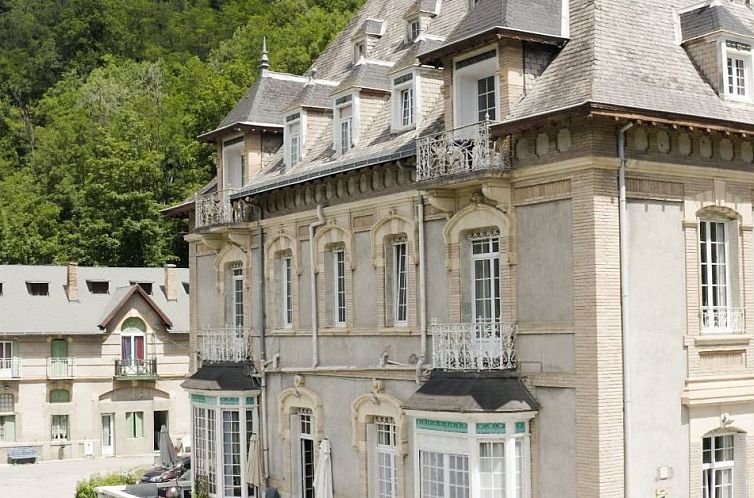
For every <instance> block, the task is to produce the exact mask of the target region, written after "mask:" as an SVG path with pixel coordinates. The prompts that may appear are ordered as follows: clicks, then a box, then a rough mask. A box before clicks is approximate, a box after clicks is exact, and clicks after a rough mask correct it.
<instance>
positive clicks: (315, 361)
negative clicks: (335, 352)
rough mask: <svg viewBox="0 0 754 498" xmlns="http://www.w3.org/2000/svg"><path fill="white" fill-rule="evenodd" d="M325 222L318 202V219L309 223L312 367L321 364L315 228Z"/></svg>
mask: <svg viewBox="0 0 754 498" xmlns="http://www.w3.org/2000/svg"><path fill="white" fill-rule="evenodd" d="M324 224H325V216H324V215H323V214H322V204H317V221H315V222H314V223H312V224H310V225H309V278H310V279H311V296H312V297H311V299H312V302H311V308H312V368H317V366H318V365H319V323H317V308H318V303H317V279H316V273H315V271H314V260H315V247H314V230H315V229H316V228H317V227H321V226H322V225H324Z"/></svg>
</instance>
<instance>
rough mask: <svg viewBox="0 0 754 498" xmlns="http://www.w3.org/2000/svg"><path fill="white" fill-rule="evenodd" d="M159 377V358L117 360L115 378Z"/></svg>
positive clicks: (147, 378)
mask: <svg viewBox="0 0 754 498" xmlns="http://www.w3.org/2000/svg"><path fill="white" fill-rule="evenodd" d="M156 378H157V359H156V358H149V359H146V360H115V380H154V379H156Z"/></svg>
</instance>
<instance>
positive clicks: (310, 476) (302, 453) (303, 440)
mask: <svg viewBox="0 0 754 498" xmlns="http://www.w3.org/2000/svg"><path fill="white" fill-rule="evenodd" d="M298 423H299V441H298V444H299V454H298V456H299V476H298V477H299V485H300V489H301V498H314V431H313V429H314V428H313V423H314V417H313V415H312V411H311V409H309V408H299V410H298Z"/></svg>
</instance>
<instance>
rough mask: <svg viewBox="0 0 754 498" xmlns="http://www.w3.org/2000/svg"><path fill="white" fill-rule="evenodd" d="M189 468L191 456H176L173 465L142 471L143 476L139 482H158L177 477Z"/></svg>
mask: <svg viewBox="0 0 754 498" xmlns="http://www.w3.org/2000/svg"><path fill="white" fill-rule="evenodd" d="M190 469H191V457H190V456H181V457H178V461H177V462H176V463H175V465H173V467H170V468H165V467H162V466H160V467H155V468H153V469H152V470H148V471H146V472H144V476H142V478H141V482H152V483H159V482H165V481H170V480H173V479H178V478H179V477H180V476H181V475H182V474H184V473H185V472H186V471H187V470H190Z"/></svg>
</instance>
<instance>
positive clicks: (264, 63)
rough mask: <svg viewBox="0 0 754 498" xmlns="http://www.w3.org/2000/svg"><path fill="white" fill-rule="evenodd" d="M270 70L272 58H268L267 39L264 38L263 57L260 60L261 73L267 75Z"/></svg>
mask: <svg viewBox="0 0 754 498" xmlns="http://www.w3.org/2000/svg"><path fill="white" fill-rule="evenodd" d="M269 68H270V58H269V57H268V56H267V37H266V36H263V37H262V57H261V59H259V72H260V73H261V74H265V73H266V72H267V70H268V69H269Z"/></svg>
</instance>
